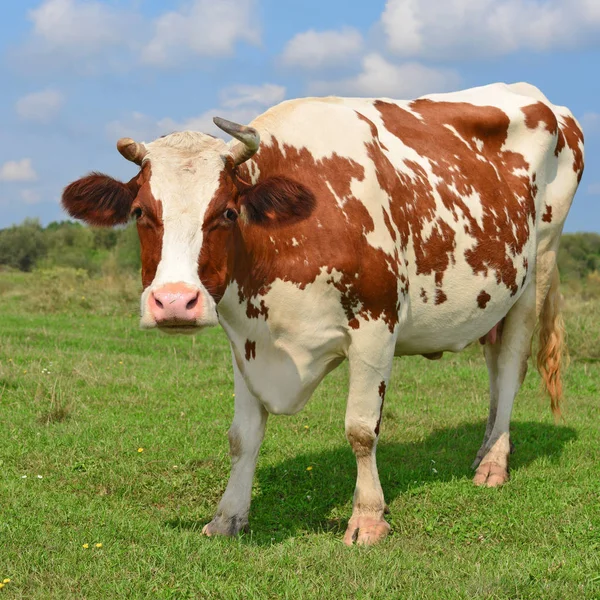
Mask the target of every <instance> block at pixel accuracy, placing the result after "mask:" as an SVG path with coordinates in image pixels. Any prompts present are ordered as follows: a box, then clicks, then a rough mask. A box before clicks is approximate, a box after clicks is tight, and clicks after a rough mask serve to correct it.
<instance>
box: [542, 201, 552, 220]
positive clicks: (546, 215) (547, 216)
mask: <svg viewBox="0 0 600 600" xmlns="http://www.w3.org/2000/svg"><path fill="white" fill-rule="evenodd" d="M542 221H544V223H552V207H551V206H550V205H548V204H546V211H545V212H544V214H543V215H542Z"/></svg>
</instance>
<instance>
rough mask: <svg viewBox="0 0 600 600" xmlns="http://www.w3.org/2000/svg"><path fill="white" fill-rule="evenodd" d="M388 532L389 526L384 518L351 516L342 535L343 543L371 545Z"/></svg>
mask: <svg viewBox="0 0 600 600" xmlns="http://www.w3.org/2000/svg"><path fill="white" fill-rule="evenodd" d="M389 532H390V526H389V524H388V523H387V521H385V520H384V519H377V518H375V517H352V518H351V519H350V522H349V523H348V529H346V533H345V535H344V544H346V545H347V546H352V544H361V545H365V546H371V545H372V544H376V543H377V542H379V541H381V540H382V539H383V538H384V537H385V536H386V535H387V534H388V533H389Z"/></svg>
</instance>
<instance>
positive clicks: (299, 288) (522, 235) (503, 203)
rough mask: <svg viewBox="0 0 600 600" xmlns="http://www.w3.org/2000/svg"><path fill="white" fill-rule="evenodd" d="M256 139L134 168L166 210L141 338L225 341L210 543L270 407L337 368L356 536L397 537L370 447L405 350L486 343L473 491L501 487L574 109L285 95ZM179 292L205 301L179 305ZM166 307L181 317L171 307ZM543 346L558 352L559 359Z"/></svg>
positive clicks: (574, 136) (176, 142)
mask: <svg viewBox="0 0 600 600" xmlns="http://www.w3.org/2000/svg"><path fill="white" fill-rule="evenodd" d="M252 127H253V128H254V129H256V130H257V131H258V132H259V133H260V140H261V142H260V147H259V149H258V152H256V153H255V154H254V155H253V156H251V158H249V159H244V161H243V162H241V163H240V164H239V166H238V167H237V168H236V169H235V171H231V170H228V169H223V166H222V163H221V164H219V162H218V160H217V159H216V158H215V156H219V155H222V154H226V153H227V147H226V146H225V144H223V143H222V142H220V140H214V139H212V138H208V137H207V136H204V135H202V134H174V135H175V136H179V137H175V138H173V136H168V137H167V138H164V139H161V140H157V141H155V142H153V143H152V144H149V145H147V146H146V148H145V149H144V150H145V152H146V154H145V155H144V164H148V163H149V164H150V165H151V174H150V170H149V169H148V170H147V171H146V174H145V175H144V169H142V172H141V174H140V178H141V180H140V181H138V186H139V189H138V190H137V191H136V193H137V199H136V200H135V201H134V206H135V203H136V202H140V198H142V200H143V201H144V202H145V205H144V206H148V203H149V202H150V203H152V202H153V203H155V204H156V205H158V208H157V209H155V211H154V212H155V218H154V224H153V225H152V231H153V232H154V233H153V234H152V235H155V236H156V235H159V234H158V233H157V232H160V236H161V245H160V248H159V249H158V251H157V250H156V243H154V244H149V243H148V241H146V244H144V239H145V238H144V235H146V236H149V235H150V233H149V231H150V229H149V228H146V229H144V228H142V229H140V237H141V239H142V252H143V256H144V255H145V257H146V258H145V261H144V262H145V264H144V280H145V281H144V284H145V287H146V289H145V292H144V294H143V296H142V325H144V326H155V325H156V324H158V325H161V323H163V321H161V319H162V320H164V324H165V325H167V326H173V325H180V324H181V321H182V320H185V314H186V312H185V311H186V310H187V311H188V313H189V315H192V313H191V312H190V311H193V315H192V316H193V318H194V319H196V321H195V323H196V324H197V325H204V324H212V321H214V317H216V313H214V316H213V317H211V315H213V312H214V305H216V306H217V312H218V320H219V322H220V323H221V325H222V326H223V328H224V329H225V331H226V332H227V335H228V337H229V339H230V341H231V347H232V353H233V357H234V360H233V365H234V370H235V396H236V400H235V402H236V413H235V418H234V423H233V425H232V428H231V430H230V434H229V435H230V442H231V449H232V458H233V467H232V474H231V478H230V482H229V485H228V488H227V491H226V493H225V495H224V497H223V500H222V501H221V504H220V507H219V511H218V513H217V516H216V517H215V519H214V520H213V521H212V522H211V524H209V525H208V526H207V528H206V532H207V533H209V534H213V533H229V534H231V533H235V532H237V531H238V530H239V529H240V528H241V527H243V526H244V525H245V523H246V522H247V514H248V508H249V502H250V490H251V482H252V476H253V472H254V466H255V462H256V456H257V454H258V449H259V447H260V442H261V440H262V435H263V433H264V426H265V423H266V414H267V412H269V413H284V414H293V413H295V412H297V411H298V410H300V409H301V408H302V407H303V406H304V405H305V403H306V402H307V400H308V399H309V398H310V395H311V394H312V392H313V390H314V389H315V387H316V386H317V385H318V383H319V382H320V381H321V380H322V378H323V377H324V376H325V375H326V374H327V372H329V371H330V370H331V369H332V368H334V367H335V366H337V365H338V364H339V363H340V362H341V361H342V360H343V359H344V358H348V359H349V361H350V392H349V399H348V409H347V415H346V432H347V436H348V439H349V441H350V443H351V445H352V447H353V449H354V451H355V453H356V456H357V462H358V480H357V489H356V494H355V508H354V513H353V517H352V519H351V522H350V525H349V528H348V532H347V535H346V541H348V542H351V541H352V540H353V539H357V540H358V541H359V542H366V543H368V542H372V541H375V540H377V539H379V538H380V537H382V536H383V535H385V533H386V532H387V528H388V526H387V524H386V523H385V521H384V520H383V516H382V515H383V509H384V503H383V494H382V491H381V486H380V485H379V480H378V476H377V470H376V466H375V447H376V440H377V436H378V433H379V426H380V420H381V410H382V405H383V398H384V395H385V389H386V386H387V383H388V378H389V374H390V370H391V365H392V359H393V356H394V355H396V356H400V355H407V354H423V355H425V356H427V357H428V358H438V357H439V356H440V355H441V353H442V352H444V351H459V350H462V349H463V348H464V347H465V346H466V345H468V344H470V343H471V342H473V341H474V340H477V339H481V341H482V342H484V343H485V342H487V343H486V346H485V352H486V359H487V362H488V369H489V371H490V391H491V405H490V418H489V422H488V428H487V431H486V437H485V439H484V444H483V445H482V448H481V449H480V452H479V454H478V459H477V460H476V463H479V461H481V465H480V467H479V469H478V472H477V475H476V482H477V483H486V484H487V485H497V484H498V483H502V482H503V481H504V480H505V479H506V478H507V473H508V471H507V469H508V462H507V461H508V452H509V438H508V423H509V419H510V411H511V408H512V402H513V399H514V395H515V394H516V391H517V390H518V387H519V385H520V383H521V381H522V378H523V377H524V366H523V365H525V368H526V361H527V357H528V352H529V344H530V340H531V336H532V333H533V328H534V325H535V322H536V320H537V318H538V317H539V316H540V313H542V319H541V320H542V329H543V331H544V332H545V335H546V336H551V335H554V334H555V333H557V331H555V330H556V324H555V321H556V315H557V312H556V306H555V304H556V303H555V297H556V293H557V291H556V281H555V277H556V276H555V253H556V250H557V246H558V241H559V237H560V234H561V231H562V227H563V224H564V221H565V218H566V215H567V212H568V210H569V207H570V204H571V201H572V198H573V195H574V193H575V190H576V188H577V184H578V181H579V179H580V177H581V173H582V170H583V146H582V143H583V139H582V136H581V131H580V129H579V128H578V126H577V123H576V122H575V120H574V119H573V117H572V115H571V114H570V113H569V111H568V110H566V109H564V108H560V107H555V106H553V105H552V104H550V103H549V102H548V100H547V99H546V98H545V97H544V96H543V95H542V94H541V93H540V92H539V91H538V90H537V89H536V88H533V87H532V86H529V85H527V84H515V85H512V86H507V85H504V84H495V85H491V86H486V87H482V88H476V89H472V90H466V91H463V92H456V93H451V94H440V95H432V96H428V97H426V98H423V99H419V100H416V101H412V102H399V101H395V100H394V101H392V100H388V99H384V100H372V99H342V98H308V99H301V100H293V101H289V102H284V103H282V104H280V105H278V106H276V107H274V108H272V109H270V110H269V111H267V112H266V113H265V114H263V115H262V116H260V117H258V118H257V119H256V120H255V121H254V122H253V123H252ZM182 136H183V137H182ZM219 153H220V154H219ZM199 158H200V159H201V160H202V161H205V162H206V163H210V164H211V165H213V167H214V168H212V170H211V171H210V176H208V175H207V171H206V169H205V168H200V167H198V168H197V169H196V167H195V165H198V164H200V163H199V162H197V161H198V160H199ZM232 179H233V180H234V182H235V188H236V189H234V186H233V184H232ZM240 182H243V184H240ZM290 182H291V183H290ZM73 185H75V184H73ZM261 186H262V187H261ZM182 190H184V191H185V190H194V193H192V194H188V195H187V196H186V195H185V194H183V193H182ZM236 190H237V191H236ZM240 190H241V191H240ZM248 190H250V191H248ZM238 193H239V196H236V194H238ZM167 196H170V198H167ZM231 197H234V198H235V197H237V198H238V200H236V202H237V204H236V203H234V204H231V200H230V198H231ZM271 197H273V198H275V200H272V198H271ZM144 198H145V200H144ZM148 198H151V200H149V199H148ZM228 202H229V204H228ZM244 202H246V203H247V206H246V214H245V213H244V208H243V207H244ZM65 204H66V205H67V207H69V208H70V205H69V194H68V190H67V192H65ZM72 204H73V203H72V202H71V205H72ZM230 205H231V206H235V207H240V210H241V211H242V212H241V218H240V219H239V220H238V221H237V223H236V224H235V226H231V227H229V225H227V227H229V229H227V233H226V234H225V233H223V231H224V230H225V226H223V227H222V229H223V231H221V229H218V227H217V226H216V225H215V226H214V227H213V226H212V223H213V222H215V221H214V218H212V217H210V215H211V214H212V212H211V211H213V212H214V211H216V212H218V211H219V210H223V209H224V208H225V207H226V206H230ZM144 210H146V208H145V209H144ZM71 212H72V214H76V215H77V216H81V215H80V214H78V213H77V210H73V209H71ZM196 214H199V215H201V216H200V218H198V217H195V215H196ZM184 215H185V217H184ZM207 215H209V216H207ZM252 215H254V216H252ZM184 219H187V221H186V223H185V224H182V222H183V220H184ZM194 219H196V222H197V223H203V225H202V232H203V233H198V232H197V229H198V225H196V226H195V227H196V229H194V226H193V222H194ZM199 219H200V220H199ZM202 219H203V220H202ZM211 219H212V220H211ZM88 220H90V221H93V219H91V218H90V219H88ZM189 220H191V221H192V225H191V226H190V223H189V222H188V221H189ZM219 227H221V226H219ZM195 231H196V232H197V233H195ZM215 231H217V233H214V232H215ZM144 232H145V233H144ZM163 232H164V233H163ZM186 232H187V233H186ZM198 256H199V259H198ZM186 257H187V258H186ZM194 257H196V260H197V262H198V264H199V267H198V268H196V267H194V266H193V264H194V260H193V259H194ZM190 265H192V266H191V267H190ZM190 268H191V269H194V268H196V271H197V274H196V279H194V276H193V275H192V274H191V271H190ZM553 278H554V280H553ZM553 281H554V284H553ZM175 282H183V283H185V284H186V285H187V286H197V287H198V289H199V290H200V296H198V293H197V292H194V293H196V296H195V298H196V300H195V301H188V302H187V308H185V309H184V308H183V306H184V304H185V303H183V301H181V302H180V299H181V298H183V296H181V295H179V296H177V297H176V295H177V294H180V292H179V291H177V290H176V289H175V288H170V287H169V286H170V285H173V284H174V283H175ZM551 285H553V287H552V292H551V294H548V291H549V289H550V287H551ZM190 289H192V288H190ZM193 289H195V288H193ZM173 290H176V291H173ZM205 292H206V293H205ZM190 293H191V292H190ZM169 294H171V295H169ZM171 297H173V298H175V299H174V300H173V302H176V303H179V304H176V306H179V305H181V310H180V311H179V312H178V313H177V312H168V311H169V310H170V309H168V307H167V308H165V307H164V306H163V304H164V299H165V298H167V299H168V298H171ZM547 297H548V299H547ZM187 298H188V297H187V296H186V300H187ZM190 298H191V296H190ZM198 298H199V299H198ZM157 299H159V300H157ZM194 302H196V304H195V303H194ZM211 302H212V303H213V304H211ZM197 305H201V306H202V311H204V312H202V311H201V310H200V309H199V308H197ZM157 306H158V308H157ZM165 306H166V305H165ZM190 306H192V308H189V307H190ZM173 310H175V309H173ZM211 310H213V312H210V311H211ZM165 311H167V312H165ZM165 315H167V316H165ZM192 316H190V317H189V318H190V319H192ZM211 318H212V321H211ZM555 345H556V344H555ZM542 351H543V352H546V353H548V352H554V353H555V355H553V357H552V358H553V359H555V358H556V352H558V351H559V348H558V350H557V348H556V347H555V348H554V349H553V350H552V349H551V350H548V349H547V348H546V347H544V348H542ZM546 358H548V357H547V356H546ZM543 362H544V361H543V360H542V363H543ZM547 362H548V361H547ZM542 367H543V365H542ZM546 375H547V380H552V378H553V377H554V379H556V372H552V373H546ZM549 387H550V388H551V389H550V391H551V392H552V393H553V394H554V396H556V395H557V392H556V390H553V389H552V382H550V383H549ZM553 400H554V401H556V398H554V397H553ZM481 459H483V460H481Z"/></svg>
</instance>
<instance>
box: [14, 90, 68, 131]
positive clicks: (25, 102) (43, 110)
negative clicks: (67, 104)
mask: <svg viewBox="0 0 600 600" xmlns="http://www.w3.org/2000/svg"><path fill="white" fill-rule="evenodd" d="M64 101H65V99H64V96H63V95H62V94H61V93H60V92H59V91H58V90H53V89H48V90H42V91H41V92H33V93H32V94H27V96H23V97H22V98H19V100H17V103H16V105H15V108H16V111H17V114H18V115H19V117H21V118H22V119H24V120H26V121H36V122H38V123H49V122H50V121H52V120H53V119H54V118H55V117H56V116H57V115H58V113H59V111H60V109H61V108H62V105H63V104H64Z"/></svg>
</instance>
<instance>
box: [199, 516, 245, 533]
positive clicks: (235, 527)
mask: <svg viewBox="0 0 600 600" xmlns="http://www.w3.org/2000/svg"><path fill="white" fill-rule="evenodd" d="M247 529H248V520H247V519H242V518H240V517H237V516H233V517H229V518H227V517H224V516H223V515H217V516H216V517H215V518H214V519H213V520H212V521H211V522H210V523H207V524H206V525H205V526H204V527H203V528H202V534H203V535H207V536H208V537H212V536H213V535H225V536H227V537H234V536H236V535H237V534H238V533H240V532H242V531H247Z"/></svg>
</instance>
